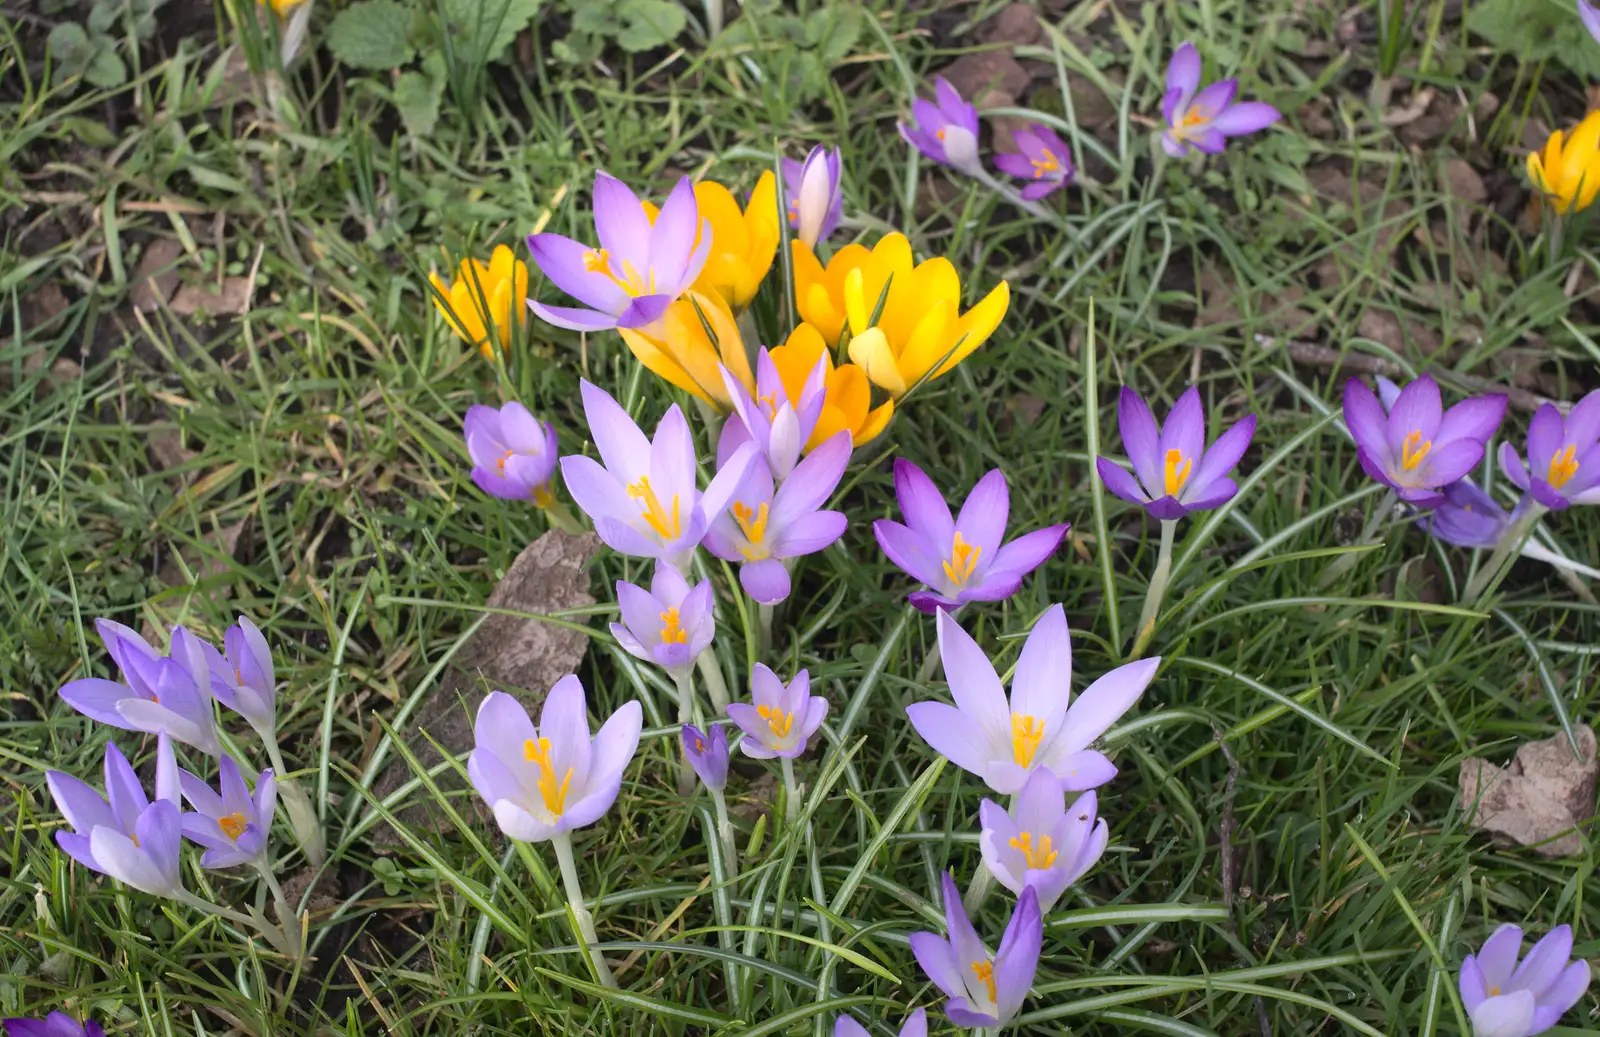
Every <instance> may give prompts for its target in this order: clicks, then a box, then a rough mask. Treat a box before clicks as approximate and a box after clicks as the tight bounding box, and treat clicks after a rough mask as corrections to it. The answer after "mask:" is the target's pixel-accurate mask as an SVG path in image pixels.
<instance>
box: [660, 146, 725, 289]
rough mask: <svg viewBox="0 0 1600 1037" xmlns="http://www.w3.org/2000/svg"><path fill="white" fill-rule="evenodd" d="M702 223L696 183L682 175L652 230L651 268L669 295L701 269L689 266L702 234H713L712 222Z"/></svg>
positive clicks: (690, 281) (668, 196) (692, 279)
mask: <svg viewBox="0 0 1600 1037" xmlns="http://www.w3.org/2000/svg"><path fill="white" fill-rule="evenodd" d="M700 224H701V220H700V207H699V205H698V204H696V202H695V197H694V185H692V184H691V183H689V178H688V177H686V176H685V177H679V178H678V182H677V184H676V185H675V186H674V187H673V188H672V193H671V194H669V195H667V200H666V202H665V203H664V204H663V205H662V206H661V211H660V212H659V213H658V214H657V215H656V222H655V225H654V226H653V227H652V228H651V230H650V270H651V272H652V273H653V274H655V275H656V277H657V278H659V279H660V280H659V284H660V286H661V291H662V292H664V293H665V294H667V295H671V296H674V297H675V296H677V295H678V293H680V292H682V291H683V290H684V289H685V288H688V287H689V285H690V284H691V283H692V282H693V281H694V279H695V278H696V277H697V276H699V273H700V271H699V270H693V271H691V270H690V269H689V257H690V256H691V255H692V254H693V253H694V248H695V245H696V244H697V243H698V238H699V236H700V235H701V234H702V233H705V234H706V235H708V236H709V234H710V225H709V224H707V226H706V227H705V228H702V227H701V225H700Z"/></svg>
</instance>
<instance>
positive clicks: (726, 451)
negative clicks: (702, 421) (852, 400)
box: [717, 349, 828, 482]
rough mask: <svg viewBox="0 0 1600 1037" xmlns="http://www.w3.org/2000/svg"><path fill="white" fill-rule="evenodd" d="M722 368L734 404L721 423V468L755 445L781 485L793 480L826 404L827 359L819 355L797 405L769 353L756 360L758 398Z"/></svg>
mask: <svg viewBox="0 0 1600 1037" xmlns="http://www.w3.org/2000/svg"><path fill="white" fill-rule="evenodd" d="M721 370H722V381H723V384H724V385H726V386H727V387H728V398H729V399H731V400H732V401H733V415H732V416H730V418H729V419H728V421H727V422H726V423H724V424H723V426H722V435H721V436H720V437H719V438H718V440H717V464H718V467H720V466H721V465H722V464H724V463H726V461H727V459H728V458H731V457H732V456H733V454H734V452H735V451H737V450H738V449H739V447H741V446H743V445H744V444H745V443H750V442H753V443H755V445H756V448H757V449H758V450H760V451H761V455H762V456H763V457H765V458H766V459H767V466H768V467H769V468H770V469H771V470H772V475H773V476H774V477H775V478H777V479H778V480H779V481H780V482H781V481H783V480H784V479H787V478H789V473H790V472H791V471H793V470H794V466H795V462H797V461H798V460H799V459H800V450H801V448H802V447H804V446H805V445H806V443H808V442H810V440H811V433H812V431H813V430H815V429H816V427H817V419H818V418H819V417H821V416H822V406H823V404H824V403H826V402H827V388H828V384H827V379H828V368H827V361H826V360H825V359H824V358H823V357H820V356H819V357H818V358H817V364H816V367H814V368H813V369H812V371H811V373H810V374H808V375H807V376H806V381H805V385H803V386H802V387H801V389H800V400H799V403H798V404H795V403H792V402H790V400H789V393H788V390H786V389H785V388H784V385H783V379H782V377H780V376H779V374H778V368H777V366H776V365H775V364H774V363H773V362H772V354H771V353H769V352H768V351H767V350H765V349H763V350H762V351H761V352H760V354H759V355H758V356H757V357H756V394H755V396H754V397H752V396H751V395H750V392H749V390H747V389H746V388H745V387H744V385H743V384H742V383H740V381H739V379H737V378H735V377H734V375H733V372H732V371H729V370H728V369H727V368H726V367H723V368H721Z"/></svg>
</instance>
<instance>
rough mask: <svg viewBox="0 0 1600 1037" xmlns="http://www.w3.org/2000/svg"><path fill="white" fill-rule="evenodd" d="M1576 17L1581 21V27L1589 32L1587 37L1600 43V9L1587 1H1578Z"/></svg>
mask: <svg viewBox="0 0 1600 1037" xmlns="http://www.w3.org/2000/svg"><path fill="white" fill-rule="evenodd" d="M1578 17H1579V18H1581V19H1583V27H1584V28H1585V29H1588V30H1589V35H1590V36H1593V37H1594V38H1595V40H1596V41H1597V42H1600V7H1596V6H1595V5H1594V4H1591V3H1589V0H1578Z"/></svg>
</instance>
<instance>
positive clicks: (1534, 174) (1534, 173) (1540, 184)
mask: <svg viewBox="0 0 1600 1037" xmlns="http://www.w3.org/2000/svg"><path fill="white" fill-rule="evenodd" d="M1528 181H1529V182H1530V183H1531V184H1533V189H1534V190H1535V191H1537V192H1539V193H1540V194H1549V193H1550V187H1549V185H1548V184H1546V183H1545V179H1544V163H1543V162H1541V161H1540V160H1539V153H1538V152H1537V151H1530V152H1528Z"/></svg>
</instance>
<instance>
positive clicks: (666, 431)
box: [561, 381, 756, 572]
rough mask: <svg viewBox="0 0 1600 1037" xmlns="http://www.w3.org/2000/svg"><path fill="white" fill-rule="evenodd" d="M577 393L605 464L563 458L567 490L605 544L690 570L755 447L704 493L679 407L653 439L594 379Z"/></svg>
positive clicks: (723, 470) (746, 450) (669, 412)
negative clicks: (713, 522)
mask: <svg viewBox="0 0 1600 1037" xmlns="http://www.w3.org/2000/svg"><path fill="white" fill-rule="evenodd" d="M579 388H580V390H581V392H582V394H583V413H584V417H585V418H586V419H587V420H588V422H589V436H590V438H592V439H593V440H594V445H595V448H596V449H597V450H599V452H600V461H595V460H594V459H593V458H589V457H583V456H579V455H569V456H567V457H563V458H562V459H561V474H562V477H563V478H564V479H565V480H566V484H567V491H568V492H569V493H571V494H572V499H573V500H574V501H576V502H577V504H578V507H580V508H582V509H583V510H584V511H585V512H586V513H587V514H588V516H589V517H590V518H591V519H593V520H594V531H595V532H596V533H597V534H599V536H600V539H601V540H603V541H605V543H606V545H607V546H609V547H610V548H612V549H613V550H615V551H619V552H621V553H622V554H627V555H637V556H640V557H644V558H656V559H659V560H661V561H664V562H666V563H667V564H668V565H671V566H672V567H674V568H675V569H677V570H678V571H679V572H683V571H685V570H686V569H687V567H688V565H689V559H690V558H691V556H692V555H693V554H694V549H695V547H696V546H697V545H698V544H699V543H700V539H701V537H703V536H705V533H706V527H707V526H708V525H709V524H710V521H711V518H712V517H713V516H716V515H720V514H721V513H722V511H723V509H724V508H726V507H727V506H728V501H729V499H730V498H731V497H732V496H733V494H734V491H735V490H737V489H738V488H739V484H740V483H741V482H743V481H744V477H745V472H746V471H747V469H748V467H749V465H750V462H751V461H752V460H753V459H754V458H755V456H756V448H755V447H754V446H753V445H750V444H746V445H745V446H743V447H741V448H740V449H739V450H737V451H735V453H734V455H733V456H732V457H730V458H729V459H728V461H727V463H726V464H724V465H722V467H721V468H720V470H718V472H717V474H716V477H715V478H713V479H712V480H711V484H710V485H709V486H707V487H706V491H705V494H704V495H702V494H701V493H700V490H699V488H698V487H697V486H696V485H695V462H694V437H693V436H692V435H690V433H689V423H688V422H687V421H685V420H684V417H683V411H681V410H679V409H678V405H677V404H673V405H672V406H671V407H669V408H668V409H667V413H666V416H665V417H663V418H662V419H661V424H659V425H657V426H656V435H655V439H654V440H649V439H646V438H645V435H644V433H643V432H641V431H639V426H638V425H635V424H634V423H633V419H632V418H630V417H628V412H627V411H625V410H623V409H622V407H621V405H620V404H618V403H617V401H616V400H614V399H612V398H611V396H610V395H609V394H608V393H607V392H606V391H605V390H604V389H601V388H599V387H597V386H595V385H591V384H590V383H589V382H588V381H584V382H581V383H580V386H579ZM602 462H603V464H602Z"/></svg>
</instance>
